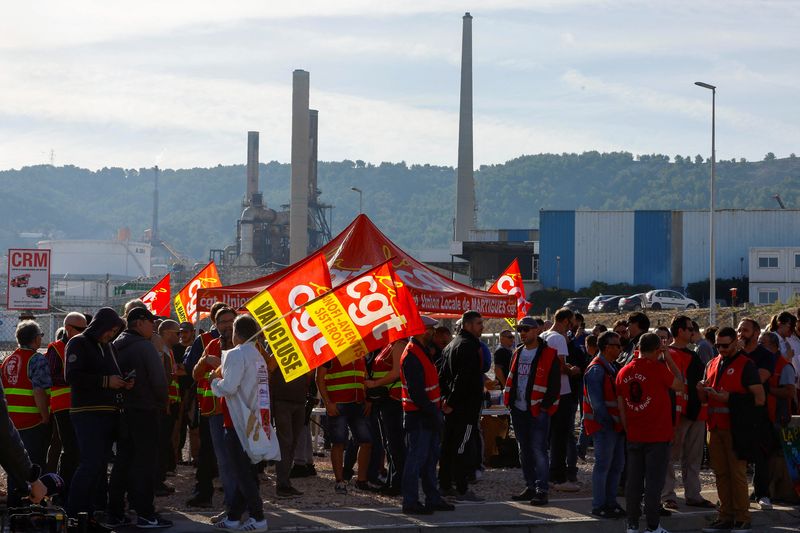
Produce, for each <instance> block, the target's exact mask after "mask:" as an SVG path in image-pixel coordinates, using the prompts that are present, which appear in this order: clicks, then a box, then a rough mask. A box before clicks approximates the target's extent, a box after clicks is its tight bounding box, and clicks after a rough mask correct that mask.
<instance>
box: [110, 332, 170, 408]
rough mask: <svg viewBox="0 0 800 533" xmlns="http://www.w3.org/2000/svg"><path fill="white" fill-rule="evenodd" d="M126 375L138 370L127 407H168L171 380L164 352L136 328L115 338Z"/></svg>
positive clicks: (121, 364)
mask: <svg viewBox="0 0 800 533" xmlns="http://www.w3.org/2000/svg"><path fill="white" fill-rule="evenodd" d="M114 348H116V350H117V353H118V354H119V366H120V368H121V369H122V372H123V375H127V374H128V373H129V372H131V371H132V370H135V371H136V379H135V380H134V384H133V388H132V389H131V390H129V391H125V394H124V398H125V408H126V409H137V410H150V411H152V410H159V411H163V410H164V409H166V407H167V400H168V395H169V391H168V388H167V387H168V382H167V375H166V373H165V372H164V365H163V364H162V360H161V356H160V355H159V354H158V350H156V347H155V345H153V343H152V342H150V340H149V339H145V338H144V337H142V336H141V335H139V334H138V333H136V332H135V331H132V330H129V329H128V330H125V331H123V332H122V334H121V335H120V336H119V337H117V338H116V339H115V340H114Z"/></svg>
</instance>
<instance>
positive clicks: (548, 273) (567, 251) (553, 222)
mask: <svg viewBox="0 0 800 533" xmlns="http://www.w3.org/2000/svg"><path fill="white" fill-rule="evenodd" d="M575 235H576V233H575V211H540V212H539V279H540V280H541V282H542V284H543V285H544V286H545V287H556V286H559V287H561V288H562V289H570V290H575ZM556 257H559V258H560V260H559V261H557V260H556ZM579 288H580V287H579Z"/></svg>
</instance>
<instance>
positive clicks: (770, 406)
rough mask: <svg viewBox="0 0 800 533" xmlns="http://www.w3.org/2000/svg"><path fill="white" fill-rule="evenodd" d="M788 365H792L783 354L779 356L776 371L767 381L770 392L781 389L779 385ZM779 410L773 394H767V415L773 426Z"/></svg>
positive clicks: (776, 360) (776, 361)
mask: <svg viewBox="0 0 800 533" xmlns="http://www.w3.org/2000/svg"><path fill="white" fill-rule="evenodd" d="M788 364H791V363H789V361H787V360H786V359H785V358H784V357H783V356H782V355H781V354H778V356H777V358H776V359H775V371H774V372H773V373H772V375H771V376H770V377H769V379H768V380H767V383H768V384H769V390H770V391H773V390H776V389H777V388H779V387H780V385H779V383H780V380H781V372H783V369H784V368H785V367H786V365H788ZM790 401H791V400H790ZM777 410H778V399H777V398H776V397H775V395H773V394H767V414H768V415H769V420H770V422H772V423H773V424H774V423H775V421H776V418H777ZM790 416H791V412H790Z"/></svg>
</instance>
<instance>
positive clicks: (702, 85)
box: [694, 81, 716, 91]
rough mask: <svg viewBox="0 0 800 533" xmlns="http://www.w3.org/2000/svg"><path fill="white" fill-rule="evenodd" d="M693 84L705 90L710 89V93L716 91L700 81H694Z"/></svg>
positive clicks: (712, 86)
mask: <svg viewBox="0 0 800 533" xmlns="http://www.w3.org/2000/svg"><path fill="white" fill-rule="evenodd" d="M694 84H695V85H697V86H698V87H703V88H705V89H711V90H712V91H714V90H716V87H715V86H714V85H711V84H708V83H703V82H702V81H696V82H694Z"/></svg>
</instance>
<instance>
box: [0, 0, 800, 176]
mask: <svg viewBox="0 0 800 533" xmlns="http://www.w3.org/2000/svg"><path fill="white" fill-rule="evenodd" d="M465 11H470V12H471V13H472V16H473V17H474V18H473V73H474V107H473V111H474V132H475V133H474V135H475V147H474V162H475V166H476V168H478V167H480V165H488V164H495V163H503V162H505V161H507V160H509V159H513V158H515V157H519V156H520V155H524V154H537V153H545V152H550V153H553V152H555V153H561V152H583V151H588V150H598V151H612V150H625V151H629V152H633V153H634V154H649V153H664V154H668V155H670V156H674V155H676V154H680V155H683V156H687V155H691V156H694V155H695V154H703V155H704V156H706V157H707V156H709V155H710V150H711V146H710V145H711V142H710V138H711V92H710V91H708V90H707V89H702V88H700V87H696V86H695V85H694V82H695V81H704V82H707V83H710V84H713V85H716V86H717V87H718V89H717V106H716V111H717V115H716V117H717V129H716V131H717V157H718V159H731V158H737V159H738V158H742V157H744V158H746V159H748V160H761V159H762V158H763V157H764V155H765V154H766V153H767V152H773V153H775V154H776V155H777V156H778V157H786V156H788V155H789V154H790V153H792V152H798V151H800V146H798V140H800V104H798V98H797V89H798V87H800V65H799V64H798V63H799V62H800V39H798V37H797V28H800V9H798V2H796V1H793V0H787V1H777V0H761V1H755V0H754V1H745V0H726V1H725V2H720V1H706V0H692V1H684V0H669V1H651V2H642V1H640V0H636V1H627V0H607V1H602V0H524V1H523V0H497V1H490V0H482V1H480V2H474V3H469V2H463V1H450V0H441V1H435V0H402V1H395V0H381V1H374V0H304V1H303V2H297V1H296V0H295V1H293V2H288V1H283V0H270V1H263V0H237V1H235V2H224V3H223V2H208V1H205V0H191V1H188V0H171V1H166V2H165V1H163V0H158V1H156V0H138V1H137V2H120V1H104V2H100V1H87V0H71V1H69V2H63V1H49V0H44V1H37V2H14V3H13V4H11V5H6V6H4V8H3V17H2V18H0V169H9V168H19V167H22V166H26V165H35V164H43V163H50V162H51V161H52V162H54V163H55V164H56V165H67V164H71V165H77V166H81V167H86V168H90V169H97V168H102V167H124V168H141V167H150V166H152V165H154V164H158V165H161V166H162V167H167V168H190V167H211V166H216V165H218V164H237V163H244V162H245V160H246V138H247V131H248V130H256V131H259V132H260V133H261V137H260V140H261V142H260V152H261V153H260V159H261V161H262V162H267V161H271V160H277V161H280V162H288V161H289V160H290V139H291V84H292V71H293V70H294V69H303V70H307V71H309V72H310V78H311V96H310V100H311V107H312V108H313V109H318V110H319V121H320V122H319V132H320V139H319V158H320V159H321V160H324V161H341V160H343V159H351V160H357V159H361V160H364V161H368V162H373V163H376V164H377V163H380V162H382V161H391V162H398V161H406V162H407V163H409V164H412V163H423V164H424V163H431V164H442V165H455V163H456V159H457V146H458V107H459V82H460V74H459V71H460V57H461V24H462V18H461V17H462V15H463V14H464V12H465Z"/></svg>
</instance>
